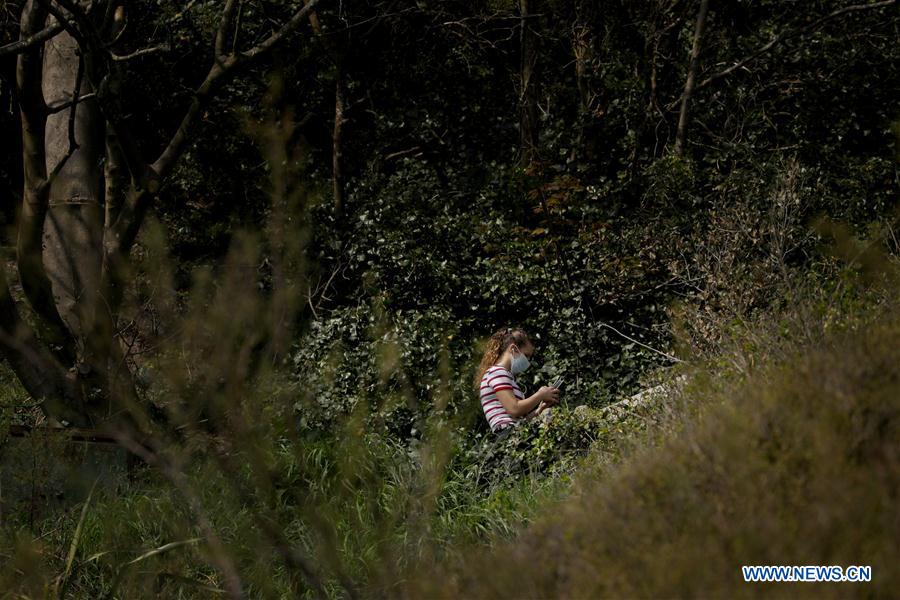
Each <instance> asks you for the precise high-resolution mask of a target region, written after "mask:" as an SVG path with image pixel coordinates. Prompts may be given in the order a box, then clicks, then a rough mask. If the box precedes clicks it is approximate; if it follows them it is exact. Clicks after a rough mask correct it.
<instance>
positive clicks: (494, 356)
mask: <svg viewBox="0 0 900 600" xmlns="http://www.w3.org/2000/svg"><path fill="white" fill-rule="evenodd" d="M533 354H534V345H533V344H532V343H531V340H530V339H528V334H526V333H525V331H523V330H522V329H514V328H511V327H510V328H506V329H501V330H500V331H498V332H496V333H495V334H494V335H492V336H491V339H490V340H488V343H487V348H485V351H484V356H483V357H482V358H481V364H480V365H479V366H478V373H477V374H476V376H475V387H476V388H478V390H479V395H480V396H481V408H482V410H483V411H484V416H485V418H486V419H487V421H488V425H490V427H491V431H493V432H494V433H496V434H500V433H501V432H504V433H503V434H504V435H507V434H509V431H510V428H511V427H512V426H513V425H515V424H516V422H518V421H519V420H520V419H522V418H524V417H526V416H527V415H534V416H536V415H539V414H540V413H541V412H543V411H544V410H545V409H546V408H549V407H551V406H555V405H556V404H557V403H559V390H558V389H556V388H553V387H549V386H546V385H545V386H543V387H541V389H539V390H538V391H537V392H535V393H534V394H533V395H532V396H529V397H528V398H526V397H525V394H524V393H523V392H522V389H521V388H520V387H519V384H518V383H516V380H515V376H516V375H518V374H519V373H522V372H523V371H525V370H527V369H528V367H529V364H530V362H529V361H530V358H531V356H532V355H533Z"/></svg>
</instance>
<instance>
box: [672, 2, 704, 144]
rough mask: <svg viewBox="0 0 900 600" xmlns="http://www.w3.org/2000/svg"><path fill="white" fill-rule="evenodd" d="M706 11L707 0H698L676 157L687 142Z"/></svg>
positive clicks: (676, 136)
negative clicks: (689, 116) (698, 8)
mask: <svg viewBox="0 0 900 600" xmlns="http://www.w3.org/2000/svg"><path fill="white" fill-rule="evenodd" d="M708 10H709V0H700V10H699V11H698V12H697V25H696V27H694V44H693V46H692V48H691V62H690V65H689V66H688V73H687V79H686V80H685V82H684V93H683V94H682V96H681V112H680V114H679V115H678V131H677V132H676V134H675V155H676V156H684V145H685V143H686V141H687V127H688V113H689V111H690V105H691V95H692V94H693V93H694V83H695V81H696V79H697V68H698V65H699V63H700V46H701V42H702V40H703V28H704V26H705V25H706V13H707V11H708Z"/></svg>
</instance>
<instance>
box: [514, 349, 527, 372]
mask: <svg viewBox="0 0 900 600" xmlns="http://www.w3.org/2000/svg"><path fill="white" fill-rule="evenodd" d="M516 349H517V350H518V348H516ZM530 366H531V361H529V360H528V357H527V356H525V353H524V352H522V351H521V350H519V355H518V356H513V359H512V365H510V368H509V370H510V372H512V374H513V375H516V374H518V373H522V372H524V371H527V370H528V367H530Z"/></svg>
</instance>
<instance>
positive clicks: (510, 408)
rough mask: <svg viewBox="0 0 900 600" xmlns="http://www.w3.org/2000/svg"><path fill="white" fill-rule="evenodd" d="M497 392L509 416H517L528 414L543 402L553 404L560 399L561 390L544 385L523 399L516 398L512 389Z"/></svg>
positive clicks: (498, 398)
mask: <svg viewBox="0 0 900 600" xmlns="http://www.w3.org/2000/svg"><path fill="white" fill-rule="evenodd" d="M496 394H497V400H499V401H500V404H502V405H503V408H504V409H506V412H507V413H509V416H511V417H515V418H519V417H522V416H525V415H527V414H528V413H530V412H531V411H532V410H534V409H535V407H537V406H538V405H539V404H540V403H541V402H546V403H547V404H548V405H551V406H552V405H553V404H556V403H557V402H558V401H559V390H557V389H555V388H551V387H547V386H544V387H542V388H541V389H539V390H538V391H537V392H535V393H534V394H532V395H531V396H529V397H528V398H523V399H522V400H519V399H518V398H516V396H515V394H513V393H512V391H511V390H497V392H496Z"/></svg>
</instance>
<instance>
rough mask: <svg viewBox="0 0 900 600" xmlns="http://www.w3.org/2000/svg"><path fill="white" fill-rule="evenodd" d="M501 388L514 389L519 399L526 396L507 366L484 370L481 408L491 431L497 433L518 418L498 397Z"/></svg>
mask: <svg viewBox="0 0 900 600" xmlns="http://www.w3.org/2000/svg"><path fill="white" fill-rule="evenodd" d="M500 390H512V392H513V394H514V395H515V396H516V398H517V399H519V400H523V399H524V398H525V394H524V393H523V392H522V390H521V389H520V388H519V384H517V383H516V380H515V379H513V376H512V373H510V372H509V371H508V370H507V369H506V368H505V367H502V366H500V365H494V366H493V367H488V370H487V371H485V372H484V376H483V377H482V378H481V392H480V395H481V409H482V410H483V411H484V416H485V418H486V419H487V421H488V425H490V426H491V431H493V432H495V433H496V432H497V431H499V430H500V429H502V428H504V427H507V426H509V425H511V424H512V423H515V422H516V421H517V420H518V419H517V418H516V417H513V416H511V415H510V414H509V413H508V412H506V409H505V408H503V404H501V403H500V400H499V399H498V398H497V392H498V391H500Z"/></svg>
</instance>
